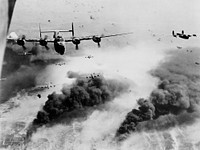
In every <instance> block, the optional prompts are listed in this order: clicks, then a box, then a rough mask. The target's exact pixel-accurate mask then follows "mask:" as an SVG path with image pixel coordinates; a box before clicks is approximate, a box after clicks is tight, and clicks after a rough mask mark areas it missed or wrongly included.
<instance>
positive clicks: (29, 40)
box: [25, 39, 54, 43]
mask: <svg viewBox="0 0 200 150" xmlns="http://www.w3.org/2000/svg"><path fill="white" fill-rule="evenodd" d="M25 41H26V42H40V39H25ZM47 42H49V43H53V42H54V40H47Z"/></svg>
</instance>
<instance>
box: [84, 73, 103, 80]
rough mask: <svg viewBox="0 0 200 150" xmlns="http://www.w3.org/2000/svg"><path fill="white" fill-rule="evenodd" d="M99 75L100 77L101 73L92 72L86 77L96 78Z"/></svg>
mask: <svg viewBox="0 0 200 150" xmlns="http://www.w3.org/2000/svg"><path fill="white" fill-rule="evenodd" d="M97 77H100V75H99V74H96V73H93V74H90V75H89V76H87V77H86V78H87V79H95V78H97Z"/></svg>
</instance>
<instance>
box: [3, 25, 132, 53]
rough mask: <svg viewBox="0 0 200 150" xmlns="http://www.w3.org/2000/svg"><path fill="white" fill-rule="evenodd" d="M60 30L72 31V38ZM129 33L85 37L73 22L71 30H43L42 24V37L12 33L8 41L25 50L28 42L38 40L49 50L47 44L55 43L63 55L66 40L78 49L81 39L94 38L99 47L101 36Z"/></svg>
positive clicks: (40, 34)
mask: <svg viewBox="0 0 200 150" xmlns="http://www.w3.org/2000/svg"><path fill="white" fill-rule="evenodd" d="M52 32H53V33H54V34H53V40H49V39H48V36H46V35H45V36H44V38H42V33H52ZM60 32H71V33H72V37H71V38H70V39H64V38H63V37H62V36H61V35H60ZM127 34H132V32H129V33H120V34H111V35H103V34H102V35H101V36H99V35H92V36H85V37H75V36H74V25H73V23H72V28H71V29H70V30H47V31H41V28H40V25H39V36H40V39H26V36H25V35H22V36H21V37H18V36H17V35H16V33H12V35H15V36H14V37H12V35H11V34H10V35H9V36H8V38H7V42H9V41H11V40H14V41H16V43H17V44H18V45H20V46H22V47H23V49H24V50H26V47H25V43H26V42H38V43H39V44H40V45H41V46H44V47H46V49H47V50H48V49H49V47H48V46H47V44H48V43H54V48H55V51H56V52H57V53H59V54H60V55H63V54H64V53H65V43H66V42H72V43H73V44H74V45H75V49H76V50H78V45H79V44H80V42H81V41H83V40H93V41H94V42H95V43H97V44H98V47H100V42H101V38H107V37H112V36H122V35H127Z"/></svg>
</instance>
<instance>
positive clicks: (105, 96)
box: [33, 77, 128, 126]
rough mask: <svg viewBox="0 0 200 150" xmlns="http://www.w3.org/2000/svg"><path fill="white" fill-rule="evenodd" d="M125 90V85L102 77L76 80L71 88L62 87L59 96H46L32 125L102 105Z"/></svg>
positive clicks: (126, 85)
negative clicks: (66, 113)
mask: <svg viewBox="0 0 200 150" xmlns="http://www.w3.org/2000/svg"><path fill="white" fill-rule="evenodd" d="M127 89H128V84H127V83H122V82H119V81H116V80H105V79H104V78H103V77H97V78H93V79H88V80H86V79H77V80H76V81H75V83H74V84H73V85H72V86H71V87H64V88H63V89H62V93H61V94H56V93H55V92H53V93H52V94H50V95H48V100H47V101H46V103H45V105H44V106H43V109H42V110H41V111H39V112H38V114H37V117H36V119H34V121H33V125H38V126H41V125H44V124H46V123H49V122H51V121H53V120H55V119H57V118H58V117H59V116H61V115H62V114H64V113H65V112H72V111H75V110H80V109H83V108H87V107H92V106H96V105H100V104H104V103H105V102H107V101H109V100H112V99H114V98H115V97H116V96H118V95H119V94H120V93H122V92H125V91H126V90H127Z"/></svg>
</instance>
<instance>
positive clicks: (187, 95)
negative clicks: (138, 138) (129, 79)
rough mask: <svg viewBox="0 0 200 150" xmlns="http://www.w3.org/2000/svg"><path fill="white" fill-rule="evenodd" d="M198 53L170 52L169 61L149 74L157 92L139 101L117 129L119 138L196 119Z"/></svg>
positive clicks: (197, 104)
mask: <svg viewBox="0 0 200 150" xmlns="http://www.w3.org/2000/svg"><path fill="white" fill-rule="evenodd" d="M198 55H199V53H198V52H197V51H194V52H193V53H192V54H188V53H186V52H170V53H169V57H168V58H169V59H168V60H167V61H166V62H164V63H162V64H161V65H160V66H159V67H158V68H157V69H156V70H153V71H152V72H151V73H152V75H153V76H155V77H157V78H159V80H160V83H159V84H158V87H157V89H155V90H153V91H152V93H151V94H150V97H149V98H148V99H143V98H141V99H139V100H138V101H137V102H138V105H139V107H138V109H133V110H132V111H131V112H129V113H128V114H127V116H126V119H125V120H124V121H123V123H122V124H121V126H120V128H119V129H118V131H117V133H116V136H117V137H120V138H119V139H123V138H124V137H126V135H127V134H129V133H131V132H133V131H144V130H147V131H148V130H152V129H156V130H164V129H168V128H170V127H173V126H176V125H183V124H191V123H193V122H194V121H195V119H196V118H197V117H199V111H198V108H199V98H200V84H199V79H200V75H199V68H198V66H197V65H195V61H198V57H197V56H198Z"/></svg>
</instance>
